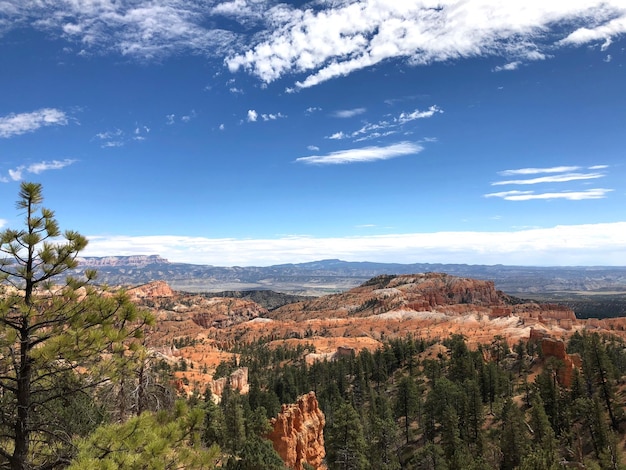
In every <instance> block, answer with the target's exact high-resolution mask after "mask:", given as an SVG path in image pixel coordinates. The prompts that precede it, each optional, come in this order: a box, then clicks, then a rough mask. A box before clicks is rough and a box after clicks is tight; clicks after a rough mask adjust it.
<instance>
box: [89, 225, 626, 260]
mask: <svg viewBox="0 0 626 470" xmlns="http://www.w3.org/2000/svg"><path fill="white" fill-rule="evenodd" d="M88 238H89V245H88V246H87V249H86V250H85V252H84V255H85V256H111V255H135V254H146V255H147V254H154V253H159V254H160V255H161V256H164V257H165V258H167V259H169V260H170V261H173V262H186V263H195V264H198V263H203V264H212V265H217V266H268V265H272V264H282V263H293V262H306V261H317V260H320V259H324V258H339V259H343V260H346V261H379V262H387V263H389V262H397V263H417V262H427V263H468V264H507V265H526V266H528V265H530V266H557V265H565V266H580V265H596V266H597V265H610V266H624V265H626V222H615V223H603V224H587V225H559V226H554V227H546V228H533V229H524V230H512V231H499V232H484V231H483V232H478V231H464V232H462V231H459V232H429V233H403V234H388V235H378V236H358V237H327V238H317V237H307V236H298V237H279V238H267V239H234V238H224V239H209V238H202V237H180V236H152V237H132V236H100V235H92V236H89V237H88Z"/></svg>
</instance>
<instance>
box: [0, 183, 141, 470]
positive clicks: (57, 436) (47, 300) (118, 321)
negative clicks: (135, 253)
mask: <svg viewBox="0 0 626 470" xmlns="http://www.w3.org/2000/svg"><path fill="white" fill-rule="evenodd" d="M42 203H43V195H42V187H41V185H40V184H36V183H26V182H24V183H22V184H21V187H20V192H19V199H18V201H17V209H18V210H19V211H20V212H22V213H23V214H24V216H25V226H24V228H22V229H6V230H4V231H2V232H0V256H4V257H3V258H0V395H1V396H2V413H0V432H1V434H2V436H3V439H2V441H1V442H0V457H1V458H2V459H3V460H4V461H6V462H8V463H9V468H11V469H12V470H21V469H26V468H28V469H33V468H45V467H50V466H53V465H55V463H59V462H63V461H65V460H66V459H67V451H68V447H69V442H68V441H69V439H68V438H67V437H64V435H63V434H62V433H58V432H55V431H57V429H54V428H51V425H53V424H54V423H55V421H56V420H55V419H51V417H50V416H49V414H48V412H47V410H52V409H54V406H52V404H53V402H55V401H57V402H58V400H61V399H64V398H67V397H70V396H74V395H76V394H78V393H81V392H84V391H85V390H87V389H89V388H95V387H97V386H98V385H99V384H101V383H103V382H105V381H108V380H110V379H111V378H113V377H114V373H115V369H118V370H119V367H120V366H121V365H122V363H124V362H125V361H127V360H128V359H129V357H130V356H132V355H129V354H128V352H129V351H130V349H129V347H131V348H132V347H133V345H132V344H127V345H125V344H124V342H125V341H126V340H128V339H130V338H133V337H139V336H141V333H142V328H143V326H144V325H145V324H146V323H149V322H150V321H151V317H150V316H149V315H148V314H146V313H143V312H138V311H137V310H136V309H135V307H134V306H133V304H132V303H131V302H130V301H129V300H128V298H127V297H126V296H125V295H124V294H123V293H121V294H115V295H107V296H104V295H102V294H101V292H100V291H98V290H97V289H96V288H95V287H93V286H92V285H91V282H92V281H93V280H94V279H95V277H96V273H95V271H93V270H87V271H85V273H84V275H83V276H82V277H80V278H78V277H72V276H69V275H67V274H68V272H69V271H70V270H72V269H74V268H76V267H77V266H78V261H77V256H78V254H79V253H80V252H81V251H82V250H83V249H84V248H85V247H86V246H87V239H86V238H85V237H84V236H82V235H80V234H79V233H78V232H75V231H65V232H63V233H61V230H60V229H59V226H58V223H57V221H56V219H55V215H54V212H53V211H51V210H49V209H46V208H43V207H42V206H41V205H42ZM134 346H137V344H135V345H134ZM103 352H107V353H108V354H107V355H106V356H103V355H102V354H101V353H103ZM78 370H80V371H81V373H80V374H81V380H73V381H72V380H68V378H71V377H72V376H75V375H76V374H77V371H78ZM61 382H62V383H63V384H64V385H65V387H61V386H60V384H61ZM68 384H69V385H68Z"/></svg>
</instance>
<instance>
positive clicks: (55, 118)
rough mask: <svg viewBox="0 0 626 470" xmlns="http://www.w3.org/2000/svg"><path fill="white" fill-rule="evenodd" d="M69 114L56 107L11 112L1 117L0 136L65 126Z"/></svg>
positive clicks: (7, 136)
mask: <svg viewBox="0 0 626 470" xmlns="http://www.w3.org/2000/svg"><path fill="white" fill-rule="evenodd" d="M67 123H68V118H67V115H66V114H65V113H64V112H63V111H61V110H59V109H55V108H42V109H38V110H37V111H33V112H30V113H21V114H9V115H8V116H3V117H0V137H2V138H9V137H13V136H16V135H21V134H26V133H27V132H33V131H36V130H37V129H40V128H41V127H47V126H65V125H67Z"/></svg>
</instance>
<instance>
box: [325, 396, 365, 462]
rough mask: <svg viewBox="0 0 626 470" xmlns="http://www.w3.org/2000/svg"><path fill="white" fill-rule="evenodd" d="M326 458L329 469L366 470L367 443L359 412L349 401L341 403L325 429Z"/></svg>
mask: <svg viewBox="0 0 626 470" xmlns="http://www.w3.org/2000/svg"><path fill="white" fill-rule="evenodd" d="M324 434H325V441H326V443H327V453H326V458H327V460H328V466H329V469H330V470H367V469H369V464H368V461H367V457H366V454H367V444H366V442H365V438H364V435H363V426H362V424H361V420H360V418H359V414H358V413H357V412H356V410H355V409H354V407H353V406H352V405H351V404H350V403H345V402H344V403H342V404H341V405H340V406H339V408H338V409H337V410H336V411H335V413H334V417H333V421H332V423H331V424H330V426H327V430H326V431H325V433H324Z"/></svg>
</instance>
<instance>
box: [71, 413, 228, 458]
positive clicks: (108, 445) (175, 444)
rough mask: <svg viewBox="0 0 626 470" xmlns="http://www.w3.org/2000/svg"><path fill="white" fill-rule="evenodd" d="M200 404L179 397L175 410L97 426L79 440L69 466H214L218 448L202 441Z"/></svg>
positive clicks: (144, 414) (146, 414) (145, 414)
mask: <svg viewBox="0 0 626 470" xmlns="http://www.w3.org/2000/svg"><path fill="white" fill-rule="evenodd" d="M203 419H204V418H203V413H202V410H201V409H200V408H194V409H189V407H188V406H187V405H186V403H184V402H182V401H179V402H177V403H176V406H175V408H174V410H172V411H171V412H170V411H160V412H158V413H152V412H146V413H143V414H141V415H140V416H136V417H133V418H131V419H129V420H128V421H126V422H125V423H116V424H109V425H105V426H102V427H100V428H98V429H97V430H96V431H95V432H94V433H93V434H91V435H90V436H89V437H87V438H85V439H82V440H80V441H79V442H78V455H77V456H76V458H75V459H74V461H73V462H72V465H70V467H69V470H110V469H116V470H135V469H168V468H185V469H188V470H193V469H197V470H204V469H210V468H214V464H215V461H216V459H217V456H218V455H219V448H218V447H217V446H211V447H209V448H207V447H205V446H203V445H202V442H201V439H200V434H201V428H202V422H203Z"/></svg>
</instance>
